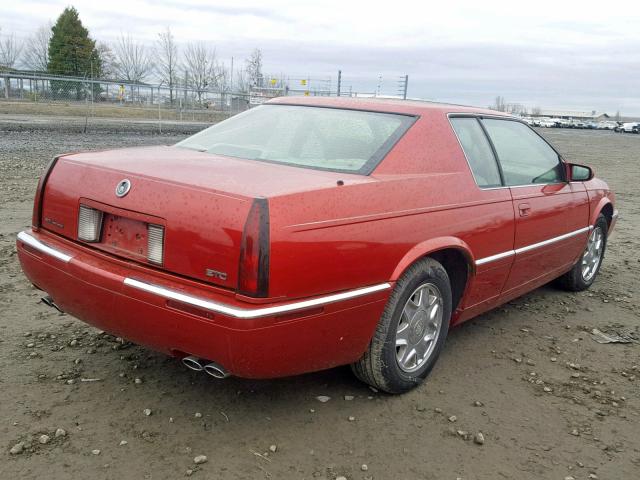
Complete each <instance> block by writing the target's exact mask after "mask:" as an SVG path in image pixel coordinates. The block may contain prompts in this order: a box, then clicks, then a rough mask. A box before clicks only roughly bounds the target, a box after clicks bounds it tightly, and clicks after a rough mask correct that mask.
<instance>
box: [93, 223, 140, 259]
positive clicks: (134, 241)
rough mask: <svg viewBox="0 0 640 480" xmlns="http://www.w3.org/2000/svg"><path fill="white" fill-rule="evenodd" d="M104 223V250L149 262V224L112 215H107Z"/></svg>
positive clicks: (101, 245)
mask: <svg viewBox="0 0 640 480" xmlns="http://www.w3.org/2000/svg"><path fill="white" fill-rule="evenodd" d="M103 222H104V223H103V227H102V242H101V243H100V247H101V249H102V250H105V251H107V252H110V253H113V254H114V255H119V256H123V257H128V258H131V259H133V260H138V261H145V262H146V261H147V256H148V253H149V252H148V248H149V245H148V238H147V237H148V226H149V224H148V223H146V222H143V221H140V220H134V219H131V218H126V217H122V216H119V215H113V214H110V213H105V216H104V221H103Z"/></svg>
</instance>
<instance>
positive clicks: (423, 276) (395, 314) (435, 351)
mask: <svg viewBox="0 0 640 480" xmlns="http://www.w3.org/2000/svg"><path fill="white" fill-rule="evenodd" d="M450 318H451V285H450V282H449V276H448V275H447V271H446V270H445V269H444V267H443V266H442V265H441V264H440V263H439V262H437V261H435V260H433V259H431V258H425V259H423V260H420V261H418V262H416V263H415V264H414V265H412V266H411V267H410V268H409V269H408V270H407V271H406V272H405V273H404V274H403V275H402V277H401V278H400V279H399V280H398V282H397V283H396V286H395V288H394V290H393V292H392V294H391V297H390V298H389V301H388V303H387V306H386V307H385V310H384V312H383V314H382V317H381V318H380V322H379V323H378V327H377V329H376V332H375V334H374V336H373V338H372V339H371V342H370V343H369V347H368V349H367V351H366V352H365V353H364V355H363V356H362V358H361V359H360V360H358V361H357V362H356V363H354V364H353V365H352V366H351V368H352V370H353V372H354V373H355V375H356V376H357V377H358V378H359V379H360V380H362V381H363V382H365V383H368V384H369V385H371V386H373V387H375V388H378V389H380V390H384V391H385V392H388V393H402V392H406V391H407V390H410V389H412V388H414V387H415V386H417V385H419V384H420V383H421V382H422V381H423V380H424V379H425V378H426V376H427V375H428V374H429V372H430V371H431V369H432V368H433V366H434V365H435V363H436V360H437V358H438V356H439V355H440V352H441V351H442V348H443V346H444V341H445V339H446V337H447V332H448V330H449V320H450Z"/></svg>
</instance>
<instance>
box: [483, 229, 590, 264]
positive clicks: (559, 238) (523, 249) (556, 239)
mask: <svg viewBox="0 0 640 480" xmlns="http://www.w3.org/2000/svg"><path fill="white" fill-rule="evenodd" d="M590 230H593V226H591V225H589V226H588V227H584V228H579V229H578V230H574V231H573V232H569V233H565V234H564V235H558V236H557V237H552V238H549V239H547V240H543V241H542V242H538V243H532V244H531V245H526V246H524V247H520V248H516V249H515V250H507V251H506V252H502V253H498V254H496V255H491V256H490V257H484V258H479V259H478V260H476V265H484V264H485V263H489V262H495V261H496V260H500V259H502V258H506V257H510V256H512V255H517V254H518V253H524V252H528V251H530V250H535V249H536V248H540V247H544V246H546V245H551V244H552V243H556V242H560V241H562V240H566V239H567V238H571V237H575V236H576V235H580V234H581V233H584V232H588V231H590Z"/></svg>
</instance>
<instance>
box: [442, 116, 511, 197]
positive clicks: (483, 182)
mask: <svg viewBox="0 0 640 480" xmlns="http://www.w3.org/2000/svg"><path fill="white" fill-rule="evenodd" d="M451 125H452V126H453V129H454V130H455V132H456V135H457V136H458V140H460V145H462V150H464V154H465V156H466V157H467V160H468V161H469V166H470V167H471V171H472V172H473V178H475V180H476V183H477V184H478V186H479V187H499V186H500V185H502V182H501V180H500V171H499V170H498V164H497V163H496V159H495V158H494V156H493V152H492V151H491V145H489V141H488V140H487V137H486V135H485V134H484V132H483V131H482V127H481V126H480V124H479V123H478V120H477V119H475V118H468V117H467V118H455V117H454V118H452V119H451Z"/></svg>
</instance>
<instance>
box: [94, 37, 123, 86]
mask: <svg viewBox="0 0 640 480" xmlns="http://www.w3.org/2000/svg"><path fill="white" fill-rule="evenodd" d="M96 50H97V51H98V57H99V58H100V64H101V66H102V76H103V77H104V78H115V77H117V76H118V73H119V70H118V69H119V65H118V59H117V58H116V56H115V54H114V53H113V50H112V49H111V47H110V46H109V45H108V44H107V43H105V42H98V43H97V44H96Z"/></svg>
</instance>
